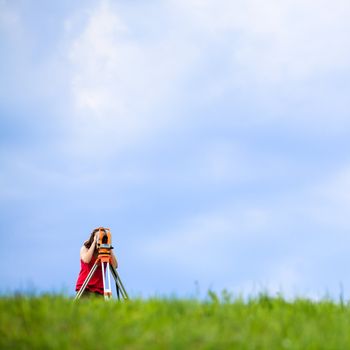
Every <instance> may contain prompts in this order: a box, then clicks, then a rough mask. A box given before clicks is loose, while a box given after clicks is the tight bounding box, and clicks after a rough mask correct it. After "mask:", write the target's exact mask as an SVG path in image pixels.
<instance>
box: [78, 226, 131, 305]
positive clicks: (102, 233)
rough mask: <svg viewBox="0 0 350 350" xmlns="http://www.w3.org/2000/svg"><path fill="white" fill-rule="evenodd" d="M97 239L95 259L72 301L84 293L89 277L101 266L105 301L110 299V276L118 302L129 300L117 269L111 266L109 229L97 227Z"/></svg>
mask: <svg viewBox="0 0 350 350" xmlns="http://www.w3.org/2000/svg"><path fill="white" fill-rule="evenodd" d="M97 230H98V239H97V244H96V247H97V251H98V256H97V259H96V261H95V263H94V265H93V266H92V268H91V270H90V272H89V274H88V275H87V276H86V279H85V281H84V283H83V284H82V286H81V287H80V289H79V291H78V293H77V295H76V296H75V298H74V300H77V299H79V298H80V297H81V295H82V294H83V293H84V290H85V288H86V286H87V285H88V283H89V282H90V279H91V277H92V276H93V274H94V273H95V271H96V269H97V267H98V266H99V265H101V268H102V280H103V295H104V297H105V300H109V299H111V298H112V288H111V276H110V275H112V276H113V278H114V281H115V287H116V291H117V297H118V300H120V298H121V297H122V298H123V299H124V300H127V299H129V296H128V294H127V293H126V290H125V288H124V286H123V283H122V281H121V279H120V277H119V275H118V272H117V269H115V268H114V267H113V265H112V257H111V249H113V247H112V235H111V231H110V230H109V228H105V227H99V228H98V229H97Z"/></svg>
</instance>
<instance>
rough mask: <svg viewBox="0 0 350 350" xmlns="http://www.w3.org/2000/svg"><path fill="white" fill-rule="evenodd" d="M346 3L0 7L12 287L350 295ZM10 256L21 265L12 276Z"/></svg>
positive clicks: (187, 1) (4, 274) (2, 197)
mask: <svg viewBox="0 0 350 350" xmlns="http://www.w3.org/2000/svg"><path fill="white" fill-rule="evenodd" d="M349 14H350V5H349V4H348V2H346V1H343V0H336V1H333V2H332V3H329V2H327V1H318V2H315V1H312V0H304V1H301V0H300V1H299V0H297V1H295V0H294V1H283V2H281V1H277V0H267V1H265V2H264V3H262V2H260V1H257V0H247V1H235V2H231V1H225V0H216V1H213V0H203V1H198V0H177V1H174V0H164V1H149V2H141V1H107V0H106V1H98V0H91V1H75V2H74V4H72V2H70V1H60V2H44V1H34V0H33V1H31V0H27V1H26V0H22V1H19V0H18V1H17V0H15V1H7V0H0V54H1V65H0V76H1V79H0V144H1V149H0V161H1V170H0V181H1V190H0V209H1V221H0V225H1V238H2V242H3V243H2V244H1V247H0V253H1V258H2V259H3V262H4V261H5V263H3V264H2V267H1V268H0V280H1V281H2V282H1V290H2V291H13V290H26V289H30V288H35V289H36V290H38V291H56V292H59V291H65V292H67V293H73V291H74V284H75V281H76V278H77V274H78V271H79V249H80V246H81V244H82V242H83V241H84V240H85V239H86V238H87V237H88V236H89V233H90V232H91V230H92V229H93V228H95V227H98V226H106V227H110V229H111V231H112V233H113V241H114V246H115V252H116V255H117V256H118V258H119V263H120V268H119V272H120V275H121V277H122V280H123V282H124V283H125V286H126V288H127V290H128V291H129V293H130V294H132V295H142V296H149V295H155V294H157V295H159V294H161V295H169V294H173V293H175V294H177V295H179V296H190V295H194V294H195V293H198V287H199V290H200V293H205V292H206V291H207V290H208V289H209V288H211V289H214V290H217V291H220V290H222V289H224V288H226V289H228V290H229V291H231V292H233V293H235V294H239V293H244V294H252V293H254V292H256V291H258V290H261V289H267V290H268V291H270V292H271V293H275V292H282V293H284V294H285V295H288V296H294V295H299V294H302V295H306V296H310V297H315V298H317V297H322V296H324V295H325V294H326V293H329V294H331V295H333V296H335V297H337V296H338V295H339V293H340V291H341V290H343V293H344V294H345V295H346V296H349V293H350V277H349V274H348V271H347V270H348V269H347V266H348V265H349V264H350V258H349V254H348V250H349V249H348V246H349V244H350V235H349V230H350V216H349V213H348V212H349V209H350V157H349V155H348V153H349V146H350V141H349V136H350V128H349V127H350V119H349V107H350V106H349V104H350V103H349V97H348V96H349V93H350V85H349V82H350V63H349V62H350V45H349V44H350V43H349V39H348V33H349V30H350V24H349V21H348V18H349ZM12 262H15V268H12V267H11V264H12Z"/></svg>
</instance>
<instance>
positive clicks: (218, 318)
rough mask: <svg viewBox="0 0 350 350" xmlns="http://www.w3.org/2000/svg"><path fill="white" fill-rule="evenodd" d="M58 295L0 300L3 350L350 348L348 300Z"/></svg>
mask: <svg viewBox="0 0 350 350" xmlns="http://www.w3.org/2000/svg"><path fill="white" fill-rule="evenodd" d="M209 296H210V297H209V298H208V301H196V300H183V299H148V300H134V301H128V302H117V301H109V302H105V301H103V300H95V299H93V300H91V299H90V300H80V301H79V302H77V303H74V302H73V301H72V299H69V298H64V297H59V296H41V297H24V296H17V297H15V296H13V297H2V298H0V349H11V350H13V349H63V350H64V349H76V350H78V349H269V350H273V349H303V350H305V349H315V350H316V349H327V350H330V349H337V350H340V349H350V306H349V305H347V304H346V305H344V304H341V303H334V302H331V301H327V300H324V301H319V302H312V301H310V300H303V299H297V300H294V301H292V302H287V301H285V300H283V299H282V298H271V297H268V296H266V295H262V296H261V297H257V298H254V299H251V300H248V301H243V300H241V299H236V300H230V299H229V298H223V299H222V298H218V297H217V296H216V295H215V294H210V295H209Z"/></svg>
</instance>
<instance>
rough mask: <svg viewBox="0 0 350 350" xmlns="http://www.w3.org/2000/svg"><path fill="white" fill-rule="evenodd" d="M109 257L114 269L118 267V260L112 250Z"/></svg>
mask: <svg viewBox="0 0 350 350" xmlns="http://www.w3.org/2000/svg"><path fill="white" fill-rule="evenodd" d="M111 259H112V266H113V267H114V268H115V269H116V268H117V267H118V261H117V258H116V257H115V255H114V253H113V250H111Z"/></svg>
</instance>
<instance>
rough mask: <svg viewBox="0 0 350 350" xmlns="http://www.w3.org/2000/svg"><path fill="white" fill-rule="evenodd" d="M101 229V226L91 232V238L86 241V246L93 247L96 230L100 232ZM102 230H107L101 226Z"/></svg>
mask: <svg viewBox="0 0 350 350" xmlns="http://www.w3.org/2000/svg"><path fill="white" fill-rule="evenodd" d="M99 230H100V228H95V229H94V230H93V231H92V232H91V234H90V238H89V239H88V240H87V241H85V242H84V246H85V247H86V248H87V249H89V248H90V247H91V244H92V243H93V241H94V239H95V234H96V232H98V231H99ZM101 231H103V232H106V230H105V229H104V228H101Z"/></svg>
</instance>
